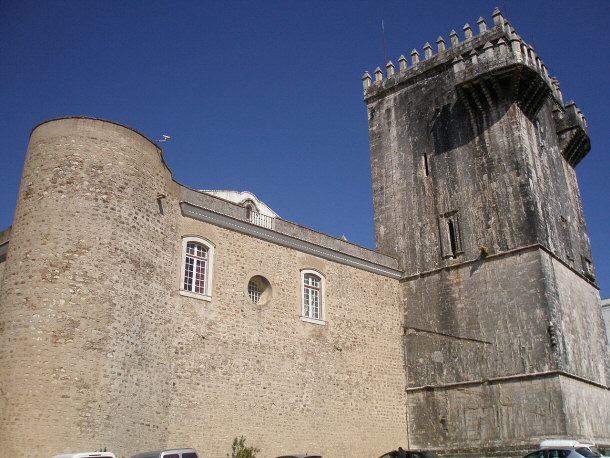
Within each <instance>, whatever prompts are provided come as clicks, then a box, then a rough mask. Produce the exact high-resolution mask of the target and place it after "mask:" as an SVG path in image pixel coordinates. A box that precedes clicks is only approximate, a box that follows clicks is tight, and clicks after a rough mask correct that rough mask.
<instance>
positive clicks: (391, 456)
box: [379, 450, 439, 458]
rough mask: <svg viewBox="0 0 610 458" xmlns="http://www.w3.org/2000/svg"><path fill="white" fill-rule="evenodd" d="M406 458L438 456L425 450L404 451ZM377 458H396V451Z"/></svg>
mask: <svg viewBox="0 0 610 458" xmlns="http://www.w3.org/2000/svg"><path fill="white" fill-rule="evenodd" d="M404 452H405V453H406V457H407V458H439V456H438V455H437V454H436V453H434V452H430V451H426V450H405V451H404ZM379 458H398V450H392V451H391V452H388V453H386V454H384V455H381V456H380V457H379Z"/></svg>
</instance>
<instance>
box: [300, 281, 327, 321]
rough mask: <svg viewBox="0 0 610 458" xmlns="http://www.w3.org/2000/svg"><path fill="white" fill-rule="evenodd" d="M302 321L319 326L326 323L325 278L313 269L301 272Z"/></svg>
mask: <svg viewBox="0 0 610 458" xmlns="http://www.w3.org/2000/svg"><path fill="white" fill-rule="evenodd" d="M301 298H302V312H301V319H302V320H303V321H308V322H312V323H317V324H325V322H324V315H325V311H324V276H323V275H322V274H320V272H317V271H315V270H312V269H304V270H301Z"/></svg>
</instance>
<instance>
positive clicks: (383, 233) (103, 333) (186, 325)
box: [0, 10, 610, 458]
mask: <svg viewBox="0 0 610 458" xmlns="http://www.w3.org/2000/svg"><path fill="white" fill-rule="evenodd" d="M410 57H411V59H410V60H411V62H410V63H408V62H407V59H406V58H405V57H403V56H401V57H400V59H399V60H398V68H396V67H395V66H394V64H393V63H392V62H388V64H387V65H386V72H385V76H384V72H382V70H381V69H379V68H378V69H377V70H376V71H375V72H374V78H372V77H371V76H370V75H369V74H368V73H365V75H364V76H363V78H362V81H363V86H364V100H365V102H366V105H367V112H368V124H369V135H370V148H371V170H372V183H373V199H374V218H375V235H376V245H377V249H376V250H370V249H367V248H364V247H361V246H358V245H355V244H352V243H350V242H348V241H346V240H343V239H338V238H335V237H331V236H329V235H326V234H322V233H320V232H317V231H315V230H312V229H309V228H306V227H303V226H300V225H298V224H295V223H292V222H289V221H286V220H284V219H282V218H280V217H279V216H278V215H277V214H275V213H274V212H273V210H271V209H270V208H269V207H267V206H266V205H265V204H264V203H262V202H260V201H259V200H258V199H257V198H256V196H255V195H254V194H251V193H247V192H243V193H238V192H233V191H198V190H195V189H192V188H189V187H187V186H185V185H182V184H180V183H178V182H176V181H175V180H174V179H173V177H172V173H171V171H170V170H169V169H168V167H167V165H166V164H165V162H164V160H163V155H162V150H161V148H160V147H159V145H158V143H155V142H151V141H150V140H148V139H147V138H146V137H145V136H143V135H142V134H141V133H139V132H137V131H135V130H133V129H131V128H129V127H126V126H123V125H120V124H117V123H115V122H111V121H106V120H102V119H96V118H90V117H66V118H58V119H52V120H49V121H46V122H43V123H41V124H39V125H38V126H36V127H35V128H34V130H33V131H32V134H31V137H30V141H29V146H28V150H27V154H26V159H25V166H24V170H23V176H22V180H21V187H20V191H19V197H18V201H17V207H16V210H15V217H14V221H13V224H12V226H11V227H9V228H7V229H5V230H4V231H2V232H0V301H1V304H0V457H6V458H8V457H11V458H12V457H15V456H19V457H37V458H40V457H43V458H44V457H49V456H51V455H54V454H57V453H61V452H70V451H78V450H90V449H100V448H104V447H105V448H107V449H108V450H112V451H114V452H115V453H117V456H125V457H128V456H130V455H131V454H133V453H135V452H137V451H143V450H149V449H155V448H157V449H159V448H166V447H176V446H190V447H194V448H196V449H197V450H198V451H199V452H200V456H202V457H205V458H219V457H224V456H226V452H227V451H228V449H229V446H230V443H231V441H232V439H233V438H234V437H236V436H240V435H244V436H245V437H246V438H247V440H248V442H249V443H250V444H253V445H257V446H258V447H259V448H261V452H260V456H262V457H263V458H268V457H274V456H276V455H280V454H285V453H295V452H299V453H305V452H310V453H311V452H315V453H319V454H321V455H322V456H324V457H325V458H346V457H348V458H349V457H353V458H362V457H370V458H375V457H377V456H379V455H381V454H382V453H384V452H387V451H389V450H392V449H395V448H397V447H398V446H399V445H401V446H403V447H405V448H406V447H409V448H425V449H433V450H437V451H439V453H441V454H442V455H444V456H451V457H492V456H505V457H518V456H522V455H523V454H524V453H525V451H527V450H531V449H533V448H536V445H537V444H538V443H539V442H540V441H541V440H542V439H546V438H551V437H556V438H576V439H587V440H593V441H595V442H597V443H602V444H609V443H610V426H609V425H610V409H609V407H610V402H609V399H610V396H609V390H608V381H609V376H610V372H609V370H610V369H609V368H610V364H609V361H608V344H607V340H606V336H605V333H604V331H603V327H602V326H603V325H602V318H601V309H600V298H599V293H598V288H597V286H596V281H595V273H594V269H593V265H592V262H591V259H592V257H591V252H590V247H589V241H588V236H587V232H586V228H585V222H584V218H583V212H582V208H581V203H580V196H579V191H578V185H577V181H576V176H575V173H574V167H575V166H576V165H577V163H578V162H579V161H580V160H581V159H582V158H583V157H584V156H585V155H586V154H587V152H588V150H589V148H590V146H589V139H588V135H587V128H586V123H585V118H584V116H583V115H582V113H581V112H580V111H579V110H578V108H577V107H576V106H575V105H574V103H573V102H568V103H565V104H564V102H563V99H562V94H561V92H560V88H559V84H558V82H557V80H556V79H555V78H551V77H549V75H548V72H547V68H546V66H545V65H544V63H543V62H542V61H541V60H540V58H539V57H538V56H537V55H536V52H535V50H534V49H533V48H532V47H531V46H529V45H528V44H526V43H525V42H524V41H523V40H522V39H521V38H520V37H519V35H518V34H517V33H516V32H515V30H514V29H513V27H512V26H511V25H510V24H509V23H508V21H506V20H505V19H504V18H503V17H502V14H501V13H500V11H498V10H496V11H494V13H493V25H492V24H491V23H490V25H489V26H487V24H486V22H485V20H484V19H482V18H481V19H479V21H478V32H477V33H475V32H473V31H472V29H471V27H470V26H468V25H466V26H465V27H464V37H463V39H462V40H461V41H460V38H459V37H458V34H457V33H455V32H454V31H452V33H451V35H450V43H446V42H445V41H444V39H443V38H442V37H439V39H438V40H437V52H436V53H435V52H434V50H433V48H432V46H431V45H430V44H428V43H426V45H425V46H424V49H423V56H420V54H419V52H418V51H417V50H413V52H412V53H411V55H410ZM363 185H364V184H363Z"/></svg>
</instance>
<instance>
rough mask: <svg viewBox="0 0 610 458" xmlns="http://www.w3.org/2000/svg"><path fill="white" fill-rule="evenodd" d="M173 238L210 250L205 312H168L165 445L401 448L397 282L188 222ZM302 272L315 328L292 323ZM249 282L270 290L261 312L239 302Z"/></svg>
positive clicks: (337, 450)
mask: <svg viewBox="0 0 610 458" xmlns="http://www.w3.org/2000/svg"><path fill="white" fill-rule="evenodd" d="M181 234H183V235H184V234H196V235H201V236H204V237H205V238H207V239H208V240H210V241H212V242H213V243H214V244H215V259H214V276H213V278H214V285H213V292H212V300H211V302H207V301H203V300H199V299H194V298H189V297H179V298H178V301H177V302H176V304H177V306H176V308H175V310H174V317H173V321H174V323H175V326H176V333H175V338H174V344H173V357H174V358H175V365H174V374H175V378H174V383H175V385H174V386H173V388H172V397H171V411H170V416H169V418H168V423H169V424H170V425H171V427H170V434H169V439H168V442H167V445H168V446H170V445H171V446H173V445H176V444H178V443H188V444H191V445H192V446H194V447H196V448H197V450H198V451H200V452H201V453H202V456H205V457H210V458H212V457H213V458H220V457H224V456H225V454H226V452H227V450H228V449H229V446H230V444H231V441H232V440H233V438H234V437H236V436H241V435H244V436H245V437H246V438H247V441H248V443H250V444H253V445H256V446H258V447H260V448H261V453H260V456H261V457H263V458H266V457H273V456H277V455H280V454H286V453H297V452H298V453H305V452H310V453H319V454H321V455H322V456H324V457H325V458H326V457H329V458H333V457H335V458H346V457H353V458H360V457H363V456H377V455H379V454H381V453H383V452H384V451H387V450H391V449H395V448H396V447H397V446H398V445H400V444H403V445H404V443H405V441H406V423H405V400H404V388H405V379H404V360H403V353H402V350H401V348H403V347H402V326H401V316H402V310H401V307H400V305H399V301H398V282H397V281H396V280H393V279H390V278H386V277H381V276H379V275H375V274H372V273H368V272H364V271H361V270H358V269H355V268H353V267H348V266H344V265H342V264H338V263H336V262H331V261H327V260H324V259H321V258H318V257H315V256H312V255H308V254H304V253H299V252H295V251H294V250H291V249H288V248H285V247H281V246H277V245H274V244H272V243H269V242H266V241H263V240H259V239H257V238H254V237H251V236H248V235H245V234H240V233H236V232H233V231H229V230H227V229H224V228H221V227H217V226H214V225H211V224H208V223H204V222H200V221H196V220H194V219H191V218H183V219H182V220H181ZM181 234H180V233H179V234H177V235H178V236H179V235H181ZM177 238H178V237H177ZM174 256H175V257H176V258H178V256H179V252H177V251H176V252H174ZM304 268H313V269H316V270H318V271H319V272H321V273H322V274H323V275H324V276H325V279H326V283H325V294H324V298H323V301H324V302H323V304H324V307H325V310H326V312H325V314H326V325H318V324H313V323H307V322H303V321H302V320H301V319H300V316H301V287H300V282H301V278H300V269H304ZM170 275H171V276H172V277H173V280H174V282H175V285H176V286H177V285H178V282H179V272H177V271H175V272H172V273H170ZM254 275H262V276H264V277H265V278H266V279H267V280H268V281H269V282H270V284H271V287H272V298H271V300H270V301H269V302H268V303H267V304H265V305H262V306H261V305H255V304H254V303H253V302H252V301H251V300H250V299H249V297H248V295H247V283H248V280H249V279H250V278H251V277H252V276H254ZM173 294H174V295H175V294H177V291H176V288H174V291H173Z"/></svg>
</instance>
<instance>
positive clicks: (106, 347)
mask: <svg viewBox="0 0 610 458" xmlns="http://www.w3.org/2000/svg"><path fill="white" fill-rule="evenodd" d="M174 185H175V184H174V183H173V181H172V177H171V172H170V171H169V169H167V167H166V166H165V164H164V162H163V158H162V155H161V150H160V149H159V148H158V147H157V146H156V145H155V144H154V143H152V142H151V141H150V140H148V139H147V138H145V137H144V136H142V135H141V134H139V133H138V132H136V131H134V130H132V129H130V128H128V127H125V126H122V125H120V124H116V123H113V122H110V121H105V120H100V119H94V118H83V117H69V118H59V119H54V120H50V121H46V122H44V123H42V124H40V125H38V126H37V127H36V128H35V129H34V130H33V132H32V135H31V137H30V142H29V146H28V151H27V156H26V162H25V166H24V170H23V176H22V181H21V187H20V191H19V196H18V202H17V207H16V211H15V219H14V223H13V230H12V234H11V240H10V245H9V250H8V253H7V261H8V262H6V270H5V276H4V281H3V283H2V285H0V298H1V302H2V304H1V307H0V366H1V367H2V368H3V370H2V372H1V373H0V415H1V418H0V420H1V421H0V456H51V455H54V454H56V453H60V452H68V451H76V450H74V449H72V450H66V449H65V448H66V445H65V444H67V443H69V444H70V446H71V448H74V447H77V446H79V445H80V446H81V447H80V448H82V449H91V448H92V447H98V448H100V449H101V448H104V447H106V446H108V445H109V444H113V445H115V446H116V445H119V444H120V446H121V447H122V448H123V449H125V448H130V449H131V448H133V447H138V445H139V444H142V445H145V446H146V447H148V446H150V445H151V444H161V443H162V442H163V441H164V439H165V437H166V435H167V431H166V425H165V424H164V417H165V414H166V412H167V410H168V405H169V391H170V390H171V386H170V385H171V381H170V375H171V364H170V352H171V348H172V346H171V339H172V329H173V326H172V323H171V319H170V313H169V311H170V300H171V292H172V291H173V290H175V289H176V287H177V285H174V284H173V278H167V275H164V274H163V272H162V270H161V269H160V266H164V267H165V268H167V267H168V266H170V268H171V269H172V271H177V268H178V267H177V266H173V264H175V256H174V254H175V252H176V250H177V249H178V248H177V247H176V246H175V244H176V242H175V237H173V234H174V233H175V229H172V228H173V226H174V225H175V224H176V223H175V222H176V220H177V217H176V215H170V214H168V212H167V211H163V207H162V204H163V200H160V201H158V200H157V196H158V194H168V189H169V188H170V187H171V186H174ZM174 207H177V205H176V206H174ZM166 271H167V270H166ZM75 425H76V426H77V427H76V428H75V427H74V426H75ZM28 431H37V432H38V433H40V431H44V432H45V433H46V437H47V438H48V440H47V441H46V443H44V444H38V443H35V444H32V443H31V442H29V438H28V437H27V432H28ZM75 431H76V432H77V433H76V434H77V436H78V437H74V435H75ZM38 435H39V434H38ZM127 444H129V447H127ZM77 448H78V447H77ZM24 450H27V452H24Z"/></svg>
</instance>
